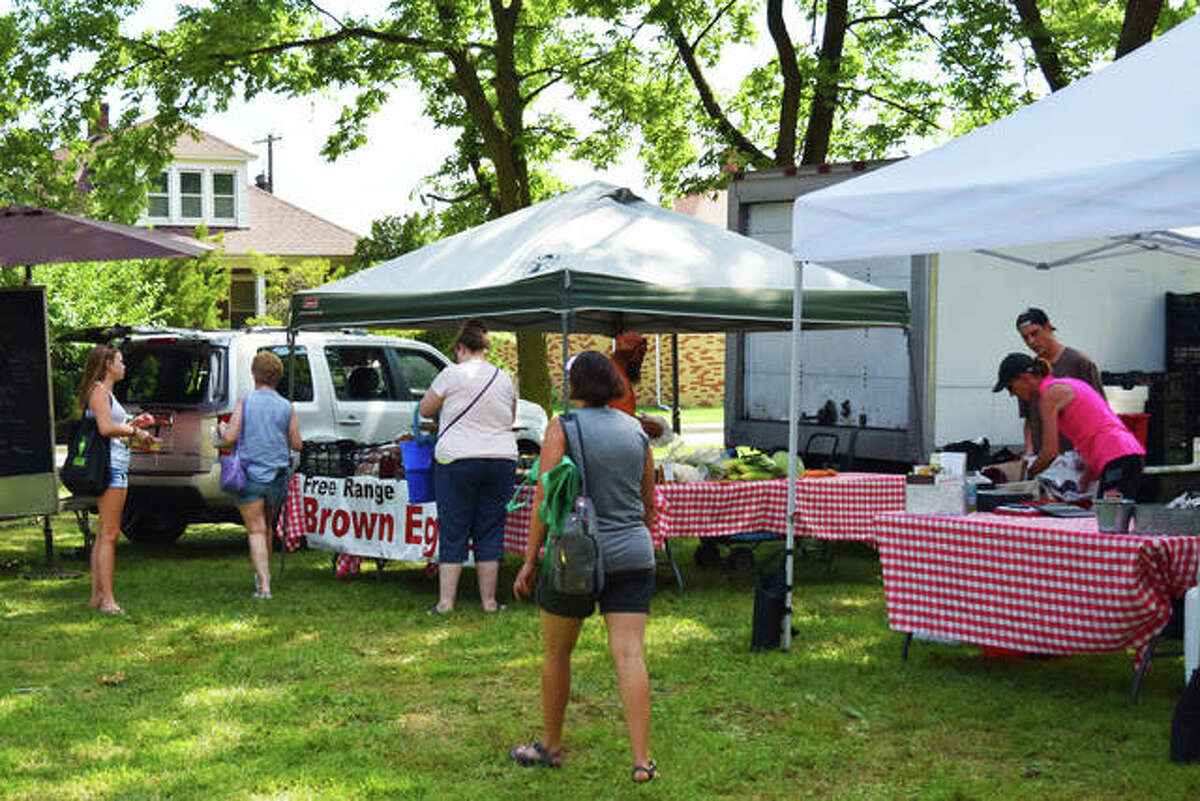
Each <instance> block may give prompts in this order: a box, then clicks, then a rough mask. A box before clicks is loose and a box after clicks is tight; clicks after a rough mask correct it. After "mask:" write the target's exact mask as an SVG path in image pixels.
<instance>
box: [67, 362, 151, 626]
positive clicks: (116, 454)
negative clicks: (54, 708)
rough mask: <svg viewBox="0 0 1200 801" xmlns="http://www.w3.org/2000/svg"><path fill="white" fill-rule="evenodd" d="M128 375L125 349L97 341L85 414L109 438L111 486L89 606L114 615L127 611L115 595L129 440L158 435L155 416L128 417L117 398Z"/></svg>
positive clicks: (102, 499) (84, 395) (95, 550)
mask: <svg viewBox="0 0 1200 801" xmlns="http://www.w3.org/2000/svg"><path fill="white" fill-rule="evenodd" d="M124 377H125V359H124V357H122V356H121V351H119V350H117V349H116V348H113V347H109V346H108V345H97V346H95V347H94V348H92V349H91V351H90V352H89V353H88V355H87V361H85V362H84V365H83V375H82V376H81V377H80V381H79V406H80V408H81V409H82V410H83V414H84V415H85V416H90V417H93V418H95V420H96V428H97V429H99V431H100V434H101V436H105V437H108V438H109V448H110V450H109V460H108V473H109V476H108V488H107V489H106V490H104V492H102V493H100V496H99V497H98V498H96V509H97V511H98V512H99V514H100V532H99V533H98V534H97V535H96V541H95V542H94V543H92V597H91V600H89V601H88V606H90V607H92V608H93V609H99V610H100V611H101V612H104V613H106V614H110V615H120V614H124V611H125V610H123V609H122V608H121V607H120V605H119V604H118V603H117V602H116V599H114V598H113V570H114V567H115V563H116V559H117V538H118V537H120V536H121V512H122V511H123V510H124V509H125V496H126V494H127V493H128V487H129V474H128V470H129V445H128V444H126V442H125V438H126V437H133V438H134V439H136V440H137V441H138V442H140V443H142V444H147V443H149V442H152V441H153V440H154V437H153V436H151V435H150V432H149V431H147V430H146V426H149V425H153V423H154V415H151V414H148V413H146V412H142V413H141V414H139V415H138V416H137V417H134V418H133V419H128V415H126V414H125V409H124V407H122V406H121V404H120V403H119V402H118V401H117V399H116V398H115V397H113V386H114V385H115V384H116V383H117V382H118V381H120V380H121V379H122V378H124Z"/></svg>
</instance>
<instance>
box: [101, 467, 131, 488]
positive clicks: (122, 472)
mask: <svg viewBox="0 0 1200 801" xmlns="http://www.w3.org/2000/svg"><path fill="white" fill-rule="evenodd" d="M128 488H129V473H128V472H127V471H126V469H125V468H124V467H113V466H111V465H109V468H108V487H107V488H106V489H128Z"/></svg>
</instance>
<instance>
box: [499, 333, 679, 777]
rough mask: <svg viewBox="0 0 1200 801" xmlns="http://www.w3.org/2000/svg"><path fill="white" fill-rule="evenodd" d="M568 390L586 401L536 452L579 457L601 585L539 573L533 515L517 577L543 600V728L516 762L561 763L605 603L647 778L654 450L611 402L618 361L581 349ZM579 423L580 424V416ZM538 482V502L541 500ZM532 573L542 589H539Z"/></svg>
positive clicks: (652, 769)
mask: <svg viewBox="0 0 1200 801" xmlns="http://www.w3.org/2000/svg"><path fill="white" fill-rule="evenodd" d="M570 389H571V399H572V400H576V401H581V402H582V404H583V408H581V409H579V410H578V411H576V412H575V413H574V414H573V415H571V418H570V420H569V422H567V423H564V422H563V418H561V417H558V418H555V419H554V420H552V421H551V422H550V425H549V426H547V428H546V438H545V440H544V442H543V444H542V454H541V458H540V461H539V465H540V468H539V471H540V473H545V472H546V471H548V470H550V469H552V468H554V467H555V466H557V465H558V463H559V462H560V461H561V460H562V457H563V454H564V453H568V452H569V453H570V456H571V460H572V461H574V462H576V463H577V464H578V463H580V460H583V462H582V464H583V468H584V472H585V473H586V474H587V479H588V494H589V495H590V496H591V499H592V502H593V504H594V505H595V508H596V518H597V520H596V523H597V525H596V528H597V533H598V540H599V544H600V550H601V553H602V555H603V558H604V570H605V575H604V588H603V590H601V592H600V593H599V596H598V597H596V598H588V597H581V596H573V595H560V594H559V593H557V592H555V591H554V588H553V587H552V586H551V585H550V583H549V582H548V581H547V580H546V577H545V576H542V577H541V579H540V580H539V579H538V551H539V549H540V548H541V546H542V542H543V540H545V537H546V525H545V523H543V522H542V521H541V520H540V519H539V518H538V515H536V514H535V515H533V519H532V520H531V521H530V526H529V542H528V545H527V546H526V548H525V563H524V564H523V565H522V566H521V571H520V573H518V574H517V578H516V581H514V582H513V596H514V597H516V598H523V597H529V596H530V595H536V598H537V602H538V605H539V606H540V607H541V610H542V612H541V620H542V639H543V641H544V643H545V650H546V661H545V662H544V663H543V665H542V725H543V729H542V737H541V739H540V740H534V741H533V742H531V743H528V744H526V745H518V746H517V747H515V748H513V749H512V750H511V751H509V757H510V758H511V759H512V760H513V761H514V762H516V763H518V764H520V765H522V766H524V767H531V766H534V765H542V766H546V767H561V766H562V743H563V737H562V727H563V715H564V713H565V712H566V708H567V698H568V696H569V695H570V688H571V651H572V650H573V649H574V647H575V641H576V640H577V639H578V637H579V630H580V628H581V627H582V625H583V620H584V618H586V617H588V616H589V615H591V614H592V612H593V611H594V610H595V607H596V604H597V603H599V605H600V613H601V614H602V615H603V616H604V622H605V625H606V626H607V627H608V645H609V650H610V651H611V652H612V657H613V663H614V664H615V665H616V668H617V683H618V685H619V687H620V691H621V705H622V707H623V708H624V711H625V725H626V727H627V729H628V731H629V744H630V746H631V748H632V750H633V764H634V768H633V780H634V781H635V782H646V781H650V780H652V779H654V778H656V777H657V776H658V766H657V765H656V764H655V763H654V761H653V760H652V759H650V677H649V675H648V673H647V672H646V662H645V658H644V656H643V651H644V645H645V639H646V618H647V616H648V615H649V613H650V596H651V595H653V594H654V546H653V544H652V542H651V540H650V529H651V528H652V527H653V525H654V457H653V456H652V455H651V453H650V442H649V440H648V439H647V437H646V434H645V433H644V432H643V431H642V427H641V425H640V424H639V423H638V421H637V420H636V419H635V418H633V417H631V416H629V415H628V414H626V413H625V412H622V411H619V410H617V409H609V408H606V405H607V404H608V402H609V401H611V400H612V399H613V398H616V397H619V396H620V395H621V393H622V391H623V387H622V385H621V379H620V376H618V375H617V371H616V368H615V367H613V364H612V362H611V361H610V360H609V358H608V357H607V356H605V355H604V354H603V353H599V352H597V351H586V352H584V353H581V354H579V355H578V356H576V357H575V361H574V363H573V364H572V365H571V372H570ZM576 424H578V426H576ZM542 494H543V491H542V486H541V482H540V481H539V482H538V486H537V491H536V493H535V496H534V501H533V508H534V509H537V508H539V507H540V506H541V502H542ZM535 582H536V589H535V586H534V585H535Z"/></svg>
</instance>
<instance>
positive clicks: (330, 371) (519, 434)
mask: <svg viewBox="0 0 1200 801" xmlns="http://www.w3.org/2000/svg"><path fill="white" fill-rule="evenodd" d="M120 348H121V351H122V352H123V354H124V357H125V365H126V370H125V379H124V380H123V381H122V382H121V383H119V384H118V385H117V387H116V395H117V398H118V399H120V401H121V403H122V404H124V406H125V408H126V410H128V411H129V412H130V413H132V414H137V413H138V412H142V411H148V412H151V413H153V414H154V415H155V416H156V417H157V419H158V425H157V429H156V431H155V433H156V435H157V436H158V437H159V438H160V439H161V441H162V444H161V447H160V448H157V449H155V450H152V451H134V453H133V457H132V461H131V463H130V466H129V495H128V498H127V500H126V502H125V514H124V518H123V520H122V526H121V527H122V530H123V531H124V532H125V534H126V536H128V537H129V538H130V539H132V540H135V541H138V542H146V541H151V542H153V541H158V542H169V541H173V540H175V539H177V538H178V537H179V536H180V535H181V534H183V531H184V529H185V528H186V527H187V524H188V523H191V522H212V521H219V520H234V521H236V520H238V519H239V517H238V514H237V508H236V506H235V504H234V500H233V497H232V496H230V495H228V494H226V493H225V492H222V491H221V489H220V487H219V486H218V477H219V474H220V468H219V465H218V462H217V456H218V450H217V445H216V424H217V420H218V418H222V419H223V418H225V417H226V416H227V415H229V414H230V413H231V412H232V411H233V408H234V406H235V405H236V403H237V402H238V400H239V399H240V398H241V397H243V396H244V395H245V394H246V393H247V392H249V391H250V390H251V389H253V387H254V384H253V379H252V378H251V376H250V362H251V360H252V359H253V358H254V356H255V354H257V353H258V352H259V351H262V350H271V351H273V352H275V353H276V354H278V356H279V357H280V359H282V360H283V367H284V377H283V381H282V382H281V383H280V385H279V392H280V394H282V395H283V396H284V397H288V392H289V389H288V376H289V350H288V344H287V332H286V331H285V330H283V329H271V328H258V329H245V330H236V331H199V330H194V329H178V328H159V329H148V328H139V329H133V330H131V331H130V332H129V333H128V335H127V336H126V337H125V338H124V340H123V341H121V343H120ZM295 356H296V361H295V371H296V389H295V397H294V404H295V409H296V417H297V419H298V420H299V422H300V433H301V435H302V436H303V437H304V439H305V440H306V441H313V440H316V441H320V440H339V439H352V440H355V441H358V442H364V443H374V442H386V441H389V440H393V439H395V438H396V437H397V436H398V435H400V434H402V433H404V432H406V431H408V430H409V429H410V428H411V426H412V416H413V409H414V408H415V406H416V404H417V402H418V401H419V400H420V399H421V396H422V395H424V393H425V390H426V389H428V388H429V385H430V383H431V382H432V381H433V377H434V376H435V375H437V374H438V373H439V372H440V371H441V370H442V368H444V367H445V366H447V365H448V364H449V361H448V360H447V359H446V357H445V356H444V355H442V353H440V352H439V351H437V350H436V349H434V348H432V347H430V346H429V345H426V344H424V343H421V342H415V341H413V340H409V339H399V338H395V337H384V336H375V335H371V334H366V333H363V332H359V331H340V332H300V333H299V334H297V337H296V354H295ZM545 430H546V414H545V412H544V411H543V410H542V408H541V407H540V406H538V405H537V404H534V403H530V402H528V401H524V400H522V401H519V402H518V405H517V421H516V425H515V426H514V433H515V435H516V438H517V446H518V449H519V450H520V451H521V452H522V453H536V452H537V451H538V450H539V449H540V448H541V443H542V436H543V434H544V433H545Z"/></svg>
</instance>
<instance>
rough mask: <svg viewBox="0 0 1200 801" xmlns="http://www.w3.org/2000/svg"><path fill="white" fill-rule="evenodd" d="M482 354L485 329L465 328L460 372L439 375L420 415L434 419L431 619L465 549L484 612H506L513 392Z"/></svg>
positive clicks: (447, 604) (449, 601) (472, 324)
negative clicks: (500, 590)
mask: <svg viewBox="0 0 1200 801" xmlns="http://www.w3.org/2000/svg"><path fill="white" fill-rule="evenodd" d="M487 347H488V334H487V329H486V328H484V326H483V323H481V322H480V321H479V320H468V321H467V323H466V325H464V326H463V329H462V332H461V333H459V335H458V340H457V342H456V343H455V346H454V356H455V359H456V360H457V361H458V364H455V365H452V366H450V367H447V368H446V369H445V370H443V371H442V372H440V373H439V374H438V375H437V377H436V378H435V379H434V380H433V384H431V385H430V387H429V390H428V391H427V392H426V393H425V397H423V398H421V406H420V410H421V414H422V415H424V416H425V417H433V416H434V415H439V413H440V416H439V419H438V441H437V447H436V448H435V450H434V458H436V459H437V465H436V466H435V467H434V495H435V497H436V499H437V508H438V584H439V591H438V602H437V603H436V604H434V605H433V606H431V607H430V608H429V612H430V614H439V615H443V614H446V613H447V612H449V611H450V610H451V609H453V608H454V599H455V595H456V594H457V592H458V579H459V576H460V575H461V574H462V564H463V562H465V561H466V559H467V545H468V543H472V544H473V546H474V550H475V572H476V577H477V578H478V580H479V599H480V602H481V603H482V604H483V611H485V612H496V611H499V610H501V609H503V608H504V605H503V604H500V603H498V602H497V601H496V577H497V575H498V574H499V572H500V559H501V558H502V557H503V556H504V518H505V509H504V506H505V504H506V503H507V502H508V499H509V497H510V496H511V495H512V488H513V480H514V477H515V475H516V467H517V441H516V438H515V437H514V436H513V431H512V428H513V422H514V421H515V420H516V414H517V392H516V389H515V388H514V387H513V382H512V379H511V378H510V377H509V375H508V373H506V372H505V371H503V370H501V369H500V368H499V367H496V366H494V365H492V364H489V363H488V361H487V360H486V358H485V356H486V352H487Z"/></svg>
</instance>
